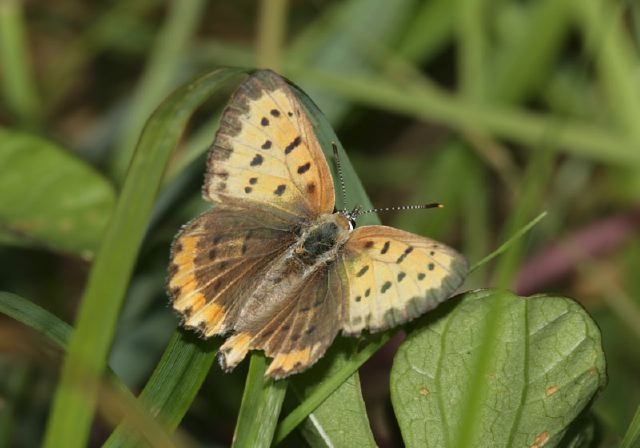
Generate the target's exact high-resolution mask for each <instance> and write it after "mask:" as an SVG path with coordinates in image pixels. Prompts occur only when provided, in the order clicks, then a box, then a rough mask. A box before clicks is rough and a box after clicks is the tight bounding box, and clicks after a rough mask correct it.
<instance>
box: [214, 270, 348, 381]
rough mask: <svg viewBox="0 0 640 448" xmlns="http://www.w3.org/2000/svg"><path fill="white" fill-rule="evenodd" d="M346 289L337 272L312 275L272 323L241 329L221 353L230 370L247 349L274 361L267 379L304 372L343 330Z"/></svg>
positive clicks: (271, 317) (270, 318)
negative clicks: (257, 351) (260, 351)
mask: <svg viewBox="0 0 640 448" xmlns="http://www.w3.org/2000/svg"><path fill="white" fill-rule="evenodd" d="M345 298H346V291H344V285H343V284H342V282H341V280H340V278H339V277H338V275H337V273H336V272H335V269H333V268H329V267H326V268H324V269H322V270H319V271H317V272H315V273H314V274H312V276H311V277H310V278H308V279H307V280H306V281H305V282H304V283H301V284H300V287H299V288H297V289H296V290H294V291H292V292H291V296H290V297H287V298H286V300H284V301H282V304H281V306H280V307H279V309H277V310H275V311H274V312H273V313H270V314H269V315H268V318H266V319H262V320H257V321H253V322H250V323H248V324H247V325H245V326H244V327H240V328H238V329H237V333H236V334H235V335H233V336H232V337H231V338H229V339H228V340H227V341H226V342H225V343H224V345H223V346H222V347H221V348H220V354H219V360H220V364H221V365H222V367H223V368H225V369H231V368H233V367H235V365H237V364H238V363H239V362H240V361H241V360H242V359H243V358H244V357H245V355H246V354H247V351H248V350H254V349H256V350H264V353H265V355H266V356H268V357H270V358H273V360H272V361H271V364H270V365H269V368H268V369H267V372H266V375H268V376H270V377H272V378H284V377H286V376H288V375H291V374H293V373H296V372H301V371H302V370H305V369H307V368H308V367H310V366H311V365H312V364H314V363H315V362H316V361H318V359H320V357H322V355H323V354H324V353H325V351H326V350H327V348H328V347H329V345H330V344H331V342H333V340H334V338H335V337H336V335H337V333H338V331H339V330H340V322H341V314H342V304H343V301H344V299H345Z"/></svg>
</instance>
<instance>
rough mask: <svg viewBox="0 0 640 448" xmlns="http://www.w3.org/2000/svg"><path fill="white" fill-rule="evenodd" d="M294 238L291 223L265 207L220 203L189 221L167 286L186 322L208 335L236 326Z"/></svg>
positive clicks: (178, 241) (177, 245) (176, 248)
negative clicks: (249, 208) (257, 287)
mask: <svg viewBox="0 0 640 448" xmlns="http://www.w3.org/2000/svg"><path fill="white" fill-rule="evenodd" d="M294 240H295V235H294V234H293V233H292V231H291V223H289V222H288V221H284V220H280V219H278V217H277V216H276V215H275V214H272V213H265V212H262V211H260V210H253V211H251V212H248V211H246V210H243V209H233V208H228V207H216V208H213V209H211V210H209V211H207V212H205V213H203V214H202V215H200V216H199V217H197V218H195V219H194V220H193V221H191V222H189V223H188V224H187V225H185V226H184V227H183V229H182V230H181V231H180V233H179V234H178V235H177V236H176V239H175V241H174V243H173V247H172V251H171V263H170V265H169V280H168V285H167V289H168V292H169V295H170V297H171V299H172V304H173V308H174V309H175V310H176V311H177V312H178V313H179V314H180V315H181V316H182V318H183V323H184V325H185V326H186V327H190V328H195V329H197V330H199V331H200V332H201V333H202V334H203V336H205V337H209V336H213V335H219V334H223V333H226V332H228V331H229V330H231V329H233V326H234V324H235V323H236V320H237V317H238V315H239V312H240V310H241V309H242V306H243V305H244V303H245V302H246V301H247V299H248V298H249V296H250V295H251V292H252V290H253V288H254V287H255V284H256V283H257V282H258V280H260V279H261V278H262V277H263V276H264V273H265V271H266V269H267V268H268V265H269V264H270V263H271V262H272V261H273V259H274V258H276V257H278V256H279V255H280V254H282V253H283V252H284V251H285V250H286V249H287V248H288V247H289V246H290V245H291V244H293V242H294Z"/></svg>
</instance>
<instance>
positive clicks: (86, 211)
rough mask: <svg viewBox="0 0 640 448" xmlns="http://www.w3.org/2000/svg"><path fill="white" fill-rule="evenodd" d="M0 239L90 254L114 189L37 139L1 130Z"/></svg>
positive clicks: (64, 152) (103, 225)
mask: <svg viewBox="0 0 640 448" xmlns="http://www.w3.org/2000/svg"><path fill="white" fill-rule="evenodd" d="M0 166H2V173H3V175H2V177H0V191H2V194H1V195H0V238H1V239H2V240H3V241H5V242H9V241H13V242H14V243H19V244H22V245H30V246H31V245H32V246H43V247H48V248H51V249H53V250H58V251H62V252H71V253H74V254H79V255H80V254H81V255H83V256H85V257H90V256H91V254H93V251H94V250H95V249H96V248H97V247H98V243H99V242H100V239H101V238H102V235H103V233H104V229H105V227H106V224H107V220H108V218H109V216H110V215H111V212H112V211H113V207H114V204H115V193H114V190H113V187H112V186H111V185H110V184H109V183H108V182H107V181H106V180H105V179H104V178H103V177H102V176H100V175H99V174H98V173H97V172H96V171H95V170H93V169H92V168H91V167H89V166H88V165H86V164H85V163H83V162H82V161H80V160H79V159H77V158H76V157H74V156H72V155H71V154H69V153H67V152H66V151H65V150H63V149H62V148H60V147H58V146H57V145H55V144H53V143H51V142H48V141H46V140H44V139H42V138H40V137H35V136H32V135H28V134H24V133H20V132H16V131H12V130H8V129H0Z"/></svg>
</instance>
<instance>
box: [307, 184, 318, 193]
mask: <svg viewBox="0 0 640 448" xmlns="http://www.w3.org/2000/svg"><path fill="white" fill-rule="evenodd" d="M315 191H316V184H314V183H313V182H310V183H308V184H307V193H309V194H313V193H315Z"/></svg>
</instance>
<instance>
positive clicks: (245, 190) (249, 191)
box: [244, 187, 253, 194]
mask: <svg viewBox="0 0 640 448" xmlns="http://www.w3.org/2000/svg"><path fill="white" fill-rule="evenodd" d="M252 191H253V188H251V187H244V192H245V193H247V194H249V193H251V192H252Z"/></svg>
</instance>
